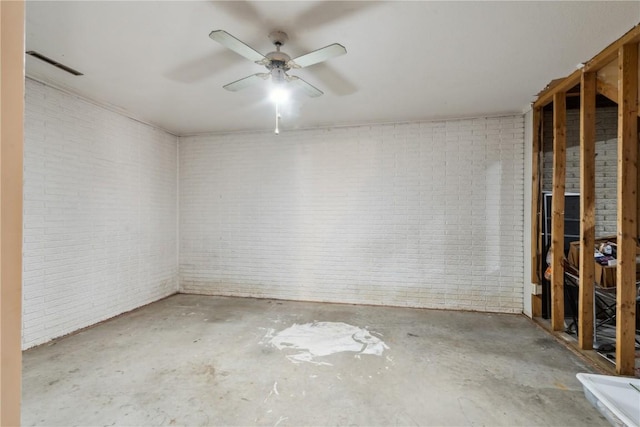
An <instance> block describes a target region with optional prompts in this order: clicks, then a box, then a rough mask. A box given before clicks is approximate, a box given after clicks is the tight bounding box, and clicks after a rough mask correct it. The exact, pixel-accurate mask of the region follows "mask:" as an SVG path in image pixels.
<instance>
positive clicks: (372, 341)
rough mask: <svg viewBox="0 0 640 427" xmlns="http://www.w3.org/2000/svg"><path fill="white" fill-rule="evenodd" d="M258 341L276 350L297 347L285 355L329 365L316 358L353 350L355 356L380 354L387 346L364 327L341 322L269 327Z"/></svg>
mask: <svg viewBox="0 0 640 427" xmlns="http://www.w3.org/2000/svg"><path fill="white" fill-rule="evenodd" d="M261 342H262V343H265V344H269V345H272V346H274V347H276V348H277V349H279V350H284V349H292V350H299V351H298V352H297V353H295V354H289V355H287V358H288V359H289V360H291V361H292V362H294V363H301V362H309V363H313V364H316V365H331V363H328V362H325V361H321V360H318V358H320V357H323V356H328V355H330V354H335V353H341V352H353V353H356V356H358V355H361V354H370V355H374V356H382V353H383V352H384V350H386V349H388V348H389V347H388V346H387V345H386V344H385V343H384V341H382V340H381V339H380V338H378V337H376V336H374V335H373V334H372V333H371V332H369V331H368V330H366V329H363V328H358V327H357V326H353V325H349V324H347V323H342V322H313V323H305V324H303V325H298V324H297V323H296V324H294V325H293V326H291V327H289V328H287V329H284V330H282V331H280V332H278V333H275V331H274V330H272V329H270V330H268V331H267V334H266V335H265V337H264V339H263V340H262V341H261Z"/></svg>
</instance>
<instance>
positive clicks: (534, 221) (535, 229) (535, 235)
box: [531, 108, 542, 317]
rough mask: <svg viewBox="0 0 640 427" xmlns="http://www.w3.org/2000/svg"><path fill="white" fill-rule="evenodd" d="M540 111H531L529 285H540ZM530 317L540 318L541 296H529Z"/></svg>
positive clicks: (535, 109)
mask: <svg viewBox="0 0 640 427" xmlns="http://www.w3.org/2000/svg"><path fill="white" fill-rule="evenodd" d="M541 136H542V111H541V109H540V108H534V109H533V156H532V157H531V159H532V168H531V170H532V176H531V195H532V201H531V283H534V284H536V285H540V284H541V281H540V259H541V251H542V245H541V244H540V243H539V240H540V236H541V234H540V230H541V227H540V225H541V223H542V211H541V209H540V208H541V206H542V205H541V203H540V193H541V179H540V177H541V175H542V174H541V173H540V166H541V159H540V157H541V153H542V149H541V148H542V139H541ZM531 315H532V316H533V317H540V316H542V295H531Z"/></svg>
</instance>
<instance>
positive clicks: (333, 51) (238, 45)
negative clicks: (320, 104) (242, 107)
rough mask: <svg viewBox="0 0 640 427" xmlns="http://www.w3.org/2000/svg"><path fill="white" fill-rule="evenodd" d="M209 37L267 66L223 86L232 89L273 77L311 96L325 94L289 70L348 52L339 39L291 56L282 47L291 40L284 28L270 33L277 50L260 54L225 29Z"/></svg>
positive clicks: (278, 82)
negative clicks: (302, 53) (263, 71)
mask: <svg viewBox="0 0 640 427" xmlns="http://www.w3.org/2000/svg"><path fill="white" fill-rule="evenodd" d="M209 37H210V38H211V39H212V40H215V41H217V42H218V43H220V44H221V45H223V46H224V47H226V48H228V49H231V50H232V51H234V52H235V53H237V54H239V55H241V56H244V57H245V58H247V59H248V60H250V61H253V62H255V63H256V64H259V65H264V66H265V67H266V68H267V70H269V72H267V73H256V74H252V75H250V76H247V77H244V78H242V79H240V80H236V81H234V82H231V83H229V84H227V85H224V86H223V88H225V89H227V90H230V91H232V92H236V91H239V90H241V89H244V88H246V87H248V86H251V85H253V84H255V83H257V82H259V81H264V80H267V79H269V78H271V81H273V82H274V83H276V84H284V83H290V84H292V85H295V86H296V87H298V88H300V89H301V90H302V91H303V92H304V93H305V94H307V95H308V96H310V97H317V96H320V95H322V94H323V92H322V91H321V90H320V89H318V88H317V87H315V86H313V85H312V84H310V83H308V82H306V81H305V80H303V79H301V78H300V77H298V76H292V75H289V74H287V72H288V71H289V70H291V69H297V68H304V67H308V66H310V65H314V64H317V63H319V62H323V61H326V60H327V59H330V58H333V57H336V56H340V55H344V54H345V53H347V50H346V49H345V48H344V46H342V45H341V44H338V43H333V44H330V45H328V46H325V47H323V48H320V49H318V50H314V51H313V52H309V53H307V54H304V55H302V56H298V57H297V58H294V59H291V57H290V56H289V55H287V54H286V53H284V52H281V51H280V48H281V47H282V46H283V45H284V44H285V42H286V41H287V40H289V37H288V36H287V34H286V33H285V32H283V31H272V32H271V33H270V34H269V39H270V40H271V42H272V43H273V44H274V45H275V46H276V50H275V51H273V52H269V53H267V54H266V55H263V54H261V53H260V52H258V51H256V50H255V49H253V48H252V47H250V46H249V45H247V44H246V43H244V42H242V41H240V40H238V39H237V38H235V37H234V36H232V35H231V34H229V33H227V32H226V31H224V30H216V31H212V32H211V34H209Z"/></svg>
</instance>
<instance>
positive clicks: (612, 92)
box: [596, 79, 618, 103]
mask: <svg viewBox="0 0 640 427" xmlns="http://www.w3.org/2000/svg"><path fill="white" fill-rule="evenodd" d="M596 90H597V91H598V93H599V94H600V95H604V96H606V97H607V98H609V99H610V100H611V101H613V102H615V103H617V102H618V88H617V87H615V86H614V85H612V84H609V83H605V82H604V81H602V80H600V79H598V80H597V82H596Z"/></svg>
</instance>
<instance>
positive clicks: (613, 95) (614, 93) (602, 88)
mask: <svg viewBox="0 0 640 427" xmlns="http://www.w3.org/2000/svg"><path fill="white" fill-rule="evenodd" d="M596 90H597V91H598V93H599V94H600V95H603V96H605V97H607V98H609V99H610V100H611V101H613V102H615V103H616V104H617V103H618V88H617V87H615V86H614V85H611V84H609V83H605V82H603V81H602V80H600V79H598V80H597V83H596ZM638 117H640V110H639V111H638Z"/></svg>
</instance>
